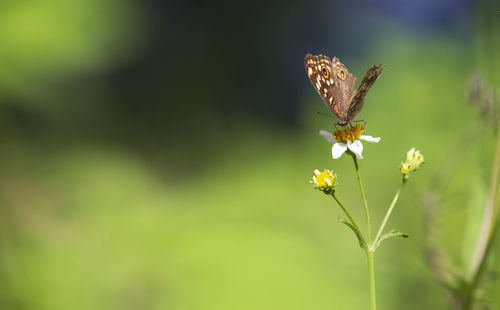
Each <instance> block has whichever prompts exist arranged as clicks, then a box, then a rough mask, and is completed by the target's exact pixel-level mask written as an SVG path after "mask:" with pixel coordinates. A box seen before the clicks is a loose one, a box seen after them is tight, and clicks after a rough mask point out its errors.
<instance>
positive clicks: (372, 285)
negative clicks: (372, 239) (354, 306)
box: [366, 249, 377, 310]
mask: <svg viewBox="0 0 500 310" xmlns="http://www.w3.org/2000/svg"><path fill="white" fill-rule="evenodd" d="M366 256H367V258H368V277H369V280H370V310H377V300H376V295H375V265H374V264H373V251H372V250H371V249H368V250H367V251H366Z"/></svg>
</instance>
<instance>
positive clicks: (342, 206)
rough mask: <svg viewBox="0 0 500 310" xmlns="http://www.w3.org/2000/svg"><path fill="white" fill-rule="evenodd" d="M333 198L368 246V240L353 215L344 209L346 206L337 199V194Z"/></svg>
mask: <svg viewBox="0 0 500 310" xmlns="http://www.w3.org/2000/svg"><path fill="white" fill-rule="evenodd" d="M332 197H333V199H335V201H336V202H337V203H338V204H339V206H340V208H341V209H342V211H344V213H345V215H346V216H347V218H348V219H349V221H351V224H352V225H353V226H354V227H355V228H356V229H357V230H358V231H359V232H360V235H359V237H360V238H361V240H362V241H363V243H364V244H366V240H365V238H364V237H363V234H361V231H360V230H359V227H358V225H357V224H356V221H355V220H354V219H353V218H352V216H351V214H349V212H348V211H347V209H346V208H345V207H344V205H343V204H342V202H340V200H339V199H338V198H337V196H336V195H335V192H334V193H333V194H332Z"/></svg>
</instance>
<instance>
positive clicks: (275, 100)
mask: <svg viewBox="0 0 500 310" xmlns="http://www.w3.org/2000/svg"><path fill="white" fill-rule="evenodd" d="M499 9H500V5H499V3H498V2H497V1H483V2H478V3H476V2H473V1H468V0H460V1H451V0H450V1H446V0H442V1H430V0H429V1H418V2H417V1H415V2H410V1H389V0H387V1H378V2H370V1H353V2H347V1H324V0H321V1H312V2H311V1H305V0H302V1H296V2H293V3H290V2H289V1H272V2H269V1H265V2H264V1H257V2H251V3H232V2H230V1H215V2H210V1H181V0H177V1H160V0H149V1H139V0H135V1H134V0H121V1H118V0H108V1H98V0H74V1H62V0H44V1H29V0H22V1H8V0H3V1H0V126H1V128H0V139H1V140H0V141H1V147H0V163H1V171H2V173H1V175H0V182H1V186H0V190H1V194H0V199H1V203H0V211H1V214H0V236H1V239H0V253H1V254H0V281H1V283H2V287H1V290H0V307H1V309H38V310H40V309H173V310H184V309H186V310H187V309H193V310H194V309H196V310H198V309H199V310H204V309H217V310H223V309H242V310H244V309H287V310H292V309H367V308H368V280H367V271H366V261H365V260H366V259H365V256H364V253H363V252H362V251H361V250H360V248H359V247H358V245H357V242H356V240H355V238H354V236H353V234H352V232H351V231H349V230H348V229H346V227H345V226H343V225H341V224H339V223H338V222H337V217H338V216H340V215H341V211H340V209H339V208H338V207H337V206H336V205H335V203H334V201H333V200H332V199H328V197H327V196H325V195H323V194H321V193H320V192H318V191H315V190H313V188H312V186H311V185H310V184H309V183H308V181H309V179H310V178H311V177H312V172H313V170H314V169H315V168H318V169H321V170H322V169H324V168H329V169H334V170H335V172H336V173H337V175H338V177H339V182H340V185H339V187H338V190H337V193H338V196H339V198H340V199H341V200H342V201H343V202H344V203H345V205H346V206H347V207H348V208H349V210H351V212H352V214H353V216H354V217H355V218H356V219H358V222H359V223H363V228H364V221H363V219H364V217H363V210H362V204H361V199H360V196H359V189H358V187H357V183H356V178H355V172H354V168H353V165H352V162H351V160H350V158H347V157H346V156H343V157H342V158H341V159H339V160H335V161H334V160H333V159H332V158H331V155H330V145H329V144H327V143H326V142H325V141H323V140H322V139H321V138H320V137H319V136H318V131H319V130H321V129H326V130H331V129H332V128H333V127H332V126H333V122H334V120H333V119H330V118H326V117H323V116H320V115H317V114H316V112H317V111H322V112H325V113H326V112H327V109H326V107H324V106H323V103H322V102H321V99H320V98H319V96H317V94H316V92H315V91H314V89H313V87H312V86H311V85H310V83H309V81H308V79H307V76H306V73H305V70H304V65H303V57H304V55H305V54H306V53H307V52H311V53H313V54H320V53H323V54H326V55H329V56H330V57H333V56H337V57H339V58H340V59H341V61H342V62H343V63H344V64H345V65H346V66H348V68H349V70H350V71H351V72H352V73H353V74H354V75H356V76H358V79H359V78H360V77H361V76H362V74H363V73H364V70H366V68H368V67H369V66H370V65H372V64H385V65H386V67H385V69H384V71H383V73H382V75H381V77H380V79H379V80H378V81H377V83H376V84H375V86H374V87H373V89H372V90H371V91H370V93H369V94H368V96H367V100H366V105H365V107H364V109H363V111H362V112H361V114H360V115H359V117H358V118H359V119H366V120H368V124H367V132H368V134H371V135H373V136H380V137H382V140H381V142H380V143H378V144H373V145H372V144H368V145H365V151H364V155H365V159H363V160H362V161H361V162H360V165H361V173H362V176H363V178H364V183H365V187H366V192H367V196H368V202H369V204H370V206H371V210H372V211H371V212H372V218H373V220H374V223H375V225H377V226H378V225H379V223H380V222H381V220H382V217H383V215H384V213H385V210H386V208H387V206H388V204H389V203H390V201H391V199H392V196H393V194H394V192H395V191H396V189H397V187H398V186H399V182H400V175H399V171H398V165H399V162H400V161H401V160H402V159H403V156H404V153H405V152H406V151H407V150H408V149H410V148H411V147H417V148H418V149H420V150H421V151H422V153H423V154H424V156H425V158H426V162H427V163H426V165H425V167H424V168H423V169H421V170H420V171H418V173H417V174H416V175H415V176H413V177H412V178H411V179H410V182H409V184H408V186H407V188H406V189H405V191H404V192H403V195H402V196H401V199H400V201H399V204H398V206H397V208H396V211H395V213H394V216H393V218H392V220H391V222H390V223H389V225H388V228H392V227H395V228H399V229H400V230H402V231H404V232H406V233H408V234H409V235H410V238H409V239H406V240H399V239H397V240H396V239H395V240H390V241H387V242H386V243H384V244H383V246H382V247H381V248H380V249H379V250H378V251H377V253H376V256H375V264H376V277H377V294H378V295H377V297H378V304H379V308H380V309H425V308H426V309H445V308H446V306H447V299H446V295H445V292H444V291H443V290H442V289H441V288H440V286H439V285H438V284H437V283H436V281H435V280H434V278H433V276H432V273H431V272H430V270H429V268H428V266H427V265H426V263H425V259H424V255H423V250H422V248H423V240H424V239H423V233H424V231H423V228H422V227H423V215H422V214H423V211H422V207H421V204H420V198H421V196H422V193H424V192H425V190H426V188H427V187H428V186H429V185H428V184H429V181H430V180H431V178H432V177H433V175H434V174H435V173H436V171H437V170H438V169H439V168H440V166H441V165H442V164H443V162H446V160H448V159H449V158H450V156H455V155H457V153H453V152H452V150H453V148H454V146H455V145H456V144H457V143H458V142H460V141H462V142H463V140H464V139H465V134H466V133H467V132H468V130H469V129H470V128H474V127H475V126H478V124H479V123H480V122H481V120H480V118H479V116H478V114H477V113H476V111H475V109H474V108H473V107H471V106H468V105H467V104H466V98H465V95H464V93H465V87H466V85H467V82H468V80H469V79H470V77H471V75H472V74H473V73H475V72H479V73H481V74H482V75H483V77H484V78H485V80H486V81H488V83H490V85H493V86H495V87H498V86H499V82H500V80H499V77H498V74H497V72H499V70H500V60H499V59H498V56H499V55H500V54H499V52H500V41H499V40H498V37H499V35H500V29H499V27H500V13H498V12H497V11H498V10H499ZM493 141H494V137H493V134H492V133H491V132H490V131H488V130H487V131H486V132H485V135H484V136H482V137H481V138H480V139H478V140H477V141H470V143H471V144H473V145H474V147H473V148H472V149H471V150H470V151H469V152H467V153H466V154H463V155H464V156H463V157H464V162H463V163H462V164H461V165H459V166H458V168H457V170H456V171H454V173H453V174H452V175H453V177H452V178H450V179H447V180H446V182H447V183H448V184H447V186H446V192H444V193H442V195H443V197H444V199H443V201H444V203H443V209H442V210H440V212H439V216H440V218H439V220H438V222H439V223H440V227H439V229H438V231H440V234H439V235H436V236H435V240H436V241H438V242H440V243H441V244H442V245H443V247H444V248H445V249H446V250H447V251H448V252H449V253H451V256H452V258H453V262H452V263H453V266H454V267H455V268H458V269H459V270H460V268H463V269H465V266H467V262H468V259H470V257H469V256H470V251H469V250H470V245H467V244H465V246H464V244H463V242H462V241H463V239H467V238H468V237H467V236H466V231H467V229H464V227H473V226H474V222H473V221H472V224H471V223H470V222H471V220H477V215H476V216H474V214H480V210H479V211H478V210H477V209H474V208H472V209H471V208H469V206H471V205H472V206H473V207H474V206H475V205H474V203H475V201H477V200H481V199H482V198H481V197H482V196H481V195H483V196H484V191H485V187H486V184H487V182H488V178H489V171H490V164H491V161H492V159H491V158H492V154H493ZM450 152H451V153H450ZM471 210H472V211H471ZM469 239H470V236H469ZM472 241H474V240H473V238H472ZM496 251H497V253H498V250H496ZM499 254H500V253H499ZM492 269H493V270H498V269H499V268H498V264H496V265H493V266H492ZM498 289H500V284H499V283H498V281H496V282H495V281H489V283H487V285H485V290H484V299H485V301H486V302H487V304H489V305H490V306H491V307H492V309H499V308H500V297H499V296H498V294H496V295H495V294H494V292H495V291H497V292H498Z"/></svg>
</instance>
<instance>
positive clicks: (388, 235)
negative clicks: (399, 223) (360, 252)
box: [375, 229, 408, 248]
mask: <svg viewBox="0 0 500 310" xmlns="http://www.w3.org/2000/svg"><path fill="white" fill-rule="evenodd" d="M392 237H402V238H408V235H407V234H404V233H402V232H400V231H399V230H397V229H393V230H391V231H390V232H387V233H385V234H383V235H382V236H381V237H380V239H379V240H378V242H377V244H376V245H375V248H378V247H379V246H380V244H381V243H382V241H384V240H385V239H389V238H392Z"/></svg>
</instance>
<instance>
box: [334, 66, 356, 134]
mask: <svg viewBox="0 0 500 310" xmlns="http://www.w3.org/2000/svg"><path fill="white" fill-rule="evenodd" d="M332 71H333V75H334V80H335V82H336V85H337V87H336V88H335V89H334V91H335V97H336V98H339V101H338V105H339V107H338V110H339V115H337V116H338V117H339V124H341V123H342V122H340V120H342V119H344V118H345V117H346V116H347V115H348V111H349V106H350V103H351V99H352V97H353V96H354V94H355V93H356V90H355V86H356V78H355V77H354V76H353V75H352V74H350V73H349V71H348V70H347V68H346V67H345V66H344V65H343V64H342V63H341V62H340V61H339V59H338V58H337V57H334V58H333V60H332Z"/></svg>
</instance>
